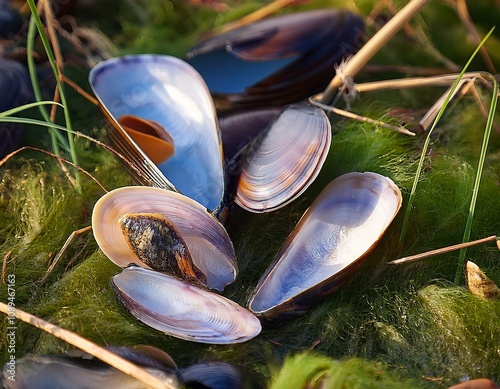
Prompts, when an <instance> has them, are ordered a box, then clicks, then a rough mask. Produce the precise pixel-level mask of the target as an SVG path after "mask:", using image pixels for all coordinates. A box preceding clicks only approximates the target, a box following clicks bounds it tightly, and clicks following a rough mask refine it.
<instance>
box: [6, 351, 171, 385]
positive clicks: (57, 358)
mask: <svg viewBox="0 0 500 389" xmlns="http://www.w3.org/2000/svg"><path fill="white" fill-rule="evenodd" d="M109 349H110V351H113V352H114V353H116V354H118V355H120V356H121V357H123V358H125V359H128V360H129V361H131V362H133V363H135V364H137V365H139V366H141V367H143V368H145V369H146V370H147V371H148V372H149V373H150V374H153V375H154V376H156V377H157V378H158V379H160V380H162V381H163V382H165V383H168V384H169V385H170V386H172V385H173V386H175V387H177V386H178V379H177V373H176V370H175V368H174V367H172V366H167V365H165V363H163V361H160V360H158V359H157V358H155V357H152V356H151V355H147V354H144V353H143V352H142V351H139V350H135V349H127V348H124V347H111V348H109ZM9 369H10V367H9V365H8V364H5V365H4V367H3V375H2V377H0V384H3V386H2V387H5V388H9V389H33V388H37V389H67V388H71V389H100V388H120V389H142V388H144V387H145V385H144V383H142V382H140V381H138V380H136V379H135V378H133V377H131V376H129V375H127V374H125V373H123V372H121V371H119V370H117V369H115V368H114V367H111V366H109V365H108V364H106V363H104V362H102V361H100V360H99V359H96V358H93V357H92V356H90V355H88V354H85V353H82V352H76V353H75V355H70V354H60V355H27V356H24V357H22V358H20V359H17V360H16V364H15V372H16V380H15V381H12V380H9V379H8V377H10V376H11V375H10V374H9Z"/></svg>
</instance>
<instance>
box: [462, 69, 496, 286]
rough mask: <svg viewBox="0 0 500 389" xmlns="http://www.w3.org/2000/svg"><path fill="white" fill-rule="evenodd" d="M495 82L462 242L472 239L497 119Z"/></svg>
mask: <svg viewBox="0 0 500 389" xmlns="http://www.w3.org/2000/svg"><path fill="white" fill-rule="evenodd" d="M489 76H490V78H491V79H492V82H493V94H492V97H491V104H490V111H489V112H488V119H487V121H486V128H485V130H484V136H483V143H482V145H481V154H480V155H479V163H478V166H477V171H476V172H477V173H476V179H475V181H474V188H473V189H472V199H471V202H470V206H469V214H468V216H467V223H466V225H465V231H464V237H463V239H462V242H467V241H468V240H469V238H470V233H471V229H472V221H473V218H474V211H475V209H476V201H477V196H478V193H479V185H480V184H481V177H482V174H483V168H484V161H485V159H486V152H487V149H488V143H489V139H490V135H491V129H492V127H493V121H494V119H495V113H496V109H497V102H498V83H497V81H496V79H495V77H493V75H491V74H490V75H489ZM466 252H467V248H466V247H464V248H463V249H461V250H460V254H459V257H458V264H457V271H456V273H455V284H458V283H459V282H460V279H461V278H462V275H463V268H464V263H465V254H466Z"/></svg>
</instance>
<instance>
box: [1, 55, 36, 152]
mask: <svg viewBox="0 0 500 389" xmlns="http://www.w3.org/2000/svg"><path fill="white" fill-rule="evenodd" d="M0 70H1V71H0V112H4V111H7V110H9V109H11V108H15V107H18V106H20V105H23V104H26V103H29V102H31V101H33V92H32V89H31V82H30V79H29V75H28V71H27V69H26V68H25V67H24V65H22V64H21V63H19V62H16V61H12V60H9V59H7V58H3V57H0ZM22 134H23V127H22V125H20V124H14V123H0V159H1V158H3V157H5V156H6V155H7V154H9V153H10V152H12V151H14V150H15V149H16V148H17V147H18V146H19V142H20V140H21V136H22Z"/></svg>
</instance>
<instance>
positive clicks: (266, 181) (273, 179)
mask: <svg viewBox="0 0 500 389" xmlns="http://www.w3.org/2000/svg"><path fill="white" fill-rule="evenodd" d="M331 139H332V138H331V126H330V121H329V120H328V117H327V116H326V114H325V112H324V111H323V110H322V109H320V108H318V107H315V106H312V105H310V104H292V105H288V106H286V107H285V108H284V109H283V110H282V111H281V113H280V115H279V116H278V117H277V119H276V120H275V121H274V122H273V123H271V124H270V126H269V127H268V129H267V130H266V131H264V132H262V133H261V134H260V135H259V136H258V137H257V138H256V139H255V141H254V142H253V143H251V144H250V145H249V146H247V148H246V149H245V153H244V155H243V157H242V159H241V162H240V165H241V172H240V177H239V182H238V188H237V192H236V199H235V201H236V203H237V204H238V205H240V206H241V207H242V208H244V209H246V210H248V211H251V212H268V211H272V210H275V209H278V208H280V207H283V206H284V205H286V204H288V203H290V202H292V201H293V200H295V199H296V198H297V197H298V196H300V195H301V194H302V193H303V192H304V191H305V190H306V189H307V188H308V186H309V185H310V184H311V183H312V182H313V181H314V179H315V178H316V177H317V175H318V174H319V172H320V170H321V168H322V166H323V163H324V162H325V160H326V157H327V155H328V151H329V149H330V144H331Z"/></svg>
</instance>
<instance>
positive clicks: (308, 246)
mask: <svg viewBox="0 0 500 389" xmlns="http://www.w3.org/2000/svg"><path fill="white" fill-rule="evenodd" d="M401 202H402V199H401V193H400V191H399V188H398V187H397V186H396V185H395V184H394V183H393V182H392V181H391V180H390V179H389V178H387V177H384V176H381V175H379V174H376V173H349V174H345V175H342V176H340V177H338V178H336V179H335V180H333V181H332V182H331V183H330V184H329V185H328V186H327V187H326V188H325V189H324V190H323V191H322V192H321V194H320V195H319V196H318V197H317V198H316V200H315V201H314V202H313V204H312V205H311V207H310V208H309V209H308V210H307V211H306V212H305V214H304V215H303V216H302V218H301V220H300V221H299V223H298V224H297V226H296V227H295V229H294V230H293V232H292V233H291V234H290V236H289V237H288V239H287V240H286V242H285V244H284V245H283V247H282V248H281V250H280V251H279V253H278V254H277V256H276V259H275V261H274V262H273V264H272V265H271V266H270V267H269V268H268V269H267V271H266V272H265V274H264V275H263V276H262V278H261V280H260V281H259V283H258V285H257V287H256V289H255V291H254V292H253V294H252V296H251V298H250V300H249V308H250V310H251V311H252V312H254V313H255V314H257V315H262V316H265V317H268V318H272V317H273V316H278V315H280V314H282V313H284V314H292V315H293V312H289V311H290V310H292V308H293V309H297V310H300V309H301V307H302V306H303V305H305V306H308V305H311V302H312V301H314V299H316V298H317V297H319V296H320V295H321V294H324V293H328V292H331V291H333V290H335V289H336V288H338V287H339V286H340V285H341V284H342V283H343V282H345V280H346V279H347V278H348V277H349V276H350V275H351V274H352V272H353V271H354V270H355V269H356V268H357V267H359V266H360V265H361V264H362V262H363V261H364V259H365V258H366V254H367V253H369V252H370V251H371V250H372V249H373V248H374V247H375V245H376V244H377V242H378V241H379V240H380V239H381V237H382V235H383V234H384V232H385V231H386V229H387V228H388V226H389V225H390V223H391V221H392V220H393V219H394V217H395V216H396V214H397V212H398V210H399V209H400V207H401Z"/></svg>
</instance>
